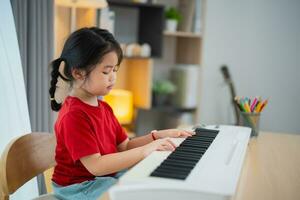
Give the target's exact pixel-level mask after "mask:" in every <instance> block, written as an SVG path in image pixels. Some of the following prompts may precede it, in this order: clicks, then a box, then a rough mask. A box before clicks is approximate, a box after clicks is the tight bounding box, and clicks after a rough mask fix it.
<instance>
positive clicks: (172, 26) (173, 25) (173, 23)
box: [166, 19, 178, 32]
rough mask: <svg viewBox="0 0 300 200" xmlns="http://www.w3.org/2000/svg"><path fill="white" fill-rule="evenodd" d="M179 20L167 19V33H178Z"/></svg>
mask: <svg viewBox="0 0 300 200" xmlns="http://www.w3.org/2000/svg"><path fill="white" fill-rule="evenodd" d="M177 24H178V22H177V20H175V19H167V20H166V31H168V32H176V30H177Z"/></svg>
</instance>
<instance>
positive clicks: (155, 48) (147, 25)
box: [108, 0, 164, 57]
mask: <svg viewBox="0 0 300 200" xmlns="http://www.w3.org/2000/svg"><path fill="white" fill-rule="evenodd" d="M108 4H109V6H110V9H111V10H113V11H114V10H115V8H132V9H136V10H137V11H138V24H137V27H138V33H137V41H136V42H138V43H139V44H143V43H148V44H149V45H150V46H151V56H152V57H161V56H162V48H163V47H162V44H163V27H164V6H163V5H160V4H151V3H135V2H126V1H122V0H108ZM117 18H118V13H117V12H116V19H117ZM118 28H119V27H115V29H118ZM116 32H118V31H116Z"/></svg>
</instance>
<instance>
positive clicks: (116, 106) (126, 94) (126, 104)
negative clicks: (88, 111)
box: [104, 89, 133, 125]
mask: <svg viewBox="0 0 300 200" xmlns="http://www.w3.org/2000/svg"><path fill="white" fill-rule="evenodd" d="M104 101H105V102H107V103H108V104H109V105H110V106H111V107H112V109H113V111H114V114H115V116H116V117H117V119H118V121H119V123H120V124H122V125H126V124H130V123H131V121H132V116H133V98H132V92H130V91H128V90H123V89H113V90H111V91H110V93H109V94H108V95H106V96H104Z"/></svg>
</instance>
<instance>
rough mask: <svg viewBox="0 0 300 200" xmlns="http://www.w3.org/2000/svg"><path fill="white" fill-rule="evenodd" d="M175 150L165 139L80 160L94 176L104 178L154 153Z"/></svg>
mask: <svg viewBox="0 0 300 200" xmlns="http://www.w3.org/2000/svg"><path fill="white" fill-rule="evenodd" d="M174 149H175V145H174V144H173V143H172V142H171V141H170V140H169V139H168V138H165V139H159V140H155V141H153V142H151V143H149V144H147V145H145V146H142V147H138V148H134V149H131V150H128V151H123V152H118V153H112V154H107V155H100V154H99V153H96V154H92V155H89V156H85V157H82V158H80V161H81V163H82V164H83V165H84V167H85V168H86V169H87V170H88V171H89V172H90V173H91V174H93V175H94V176H103V175H107V174H112V173H115V172H118V171H121V170H123V169H127V168H129V167H132V166H133V165H135V164H136V163H137V162H139V161H140V160H142V159H143V158H145V157H146V156H147V155H149V154H150V153H151V152H153V151H156V150H158V151H173V150H174Z"/></svg>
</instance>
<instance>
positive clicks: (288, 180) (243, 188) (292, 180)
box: [100, 132, 300, 200]
mask: <svg viewBox="0 0 300 200" xmlns="http://www.w3.org/2000/svg"><path fill="white" fill-rule="evenodd" d="M283 199H285V200H298V199H300V135H290V134H277V133H265V132H262V133H260V135H259V136H258V137H257V138H251V140H250V142H249V145H248V150H247V155H246V157H245V161H244V165H243V169H242V172H241V175H240V179H239V183H238V187H237V191H236V194H235V196H234V197H233V198H232V200H283ZM100 200H109V196H108V193H106V194H105V195H104V196H102V197H101V198H100Z"/></svg>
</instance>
